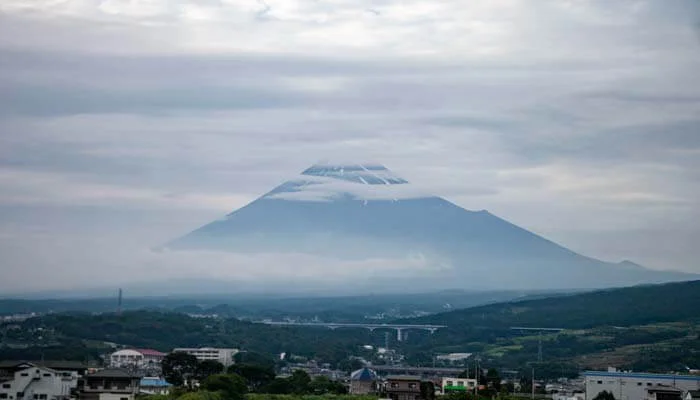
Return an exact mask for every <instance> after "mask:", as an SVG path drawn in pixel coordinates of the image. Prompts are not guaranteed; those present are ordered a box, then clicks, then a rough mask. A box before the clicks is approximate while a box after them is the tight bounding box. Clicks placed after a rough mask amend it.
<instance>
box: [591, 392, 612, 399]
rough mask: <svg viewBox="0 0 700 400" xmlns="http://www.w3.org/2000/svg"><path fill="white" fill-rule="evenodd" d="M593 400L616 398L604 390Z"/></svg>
mask: <svg viewBox="0 0 700 400" xmlns="http://www.w3.org/2000/svg"><path fill="white" fill-rule="evenodd" d="M593 400H615V396H614V395H613V394H612V392H608V391H607V390H603V391H602V392H600V393H598V394H597V395H596V396H595V397H594V398H593Z"/></svg>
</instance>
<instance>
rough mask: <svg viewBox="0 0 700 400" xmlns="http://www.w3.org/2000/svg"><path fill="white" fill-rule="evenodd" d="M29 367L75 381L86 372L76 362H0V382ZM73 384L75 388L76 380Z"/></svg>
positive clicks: (84, 366) (82, 366)
mask: <svg viewBox="0 0 700 400" xmlns="http://www.w3.org/2000/svg"><path fill="white" fill-rule="evenodd" d="M31 367H43V368H48V369H52V370H54V371H58V372H60V373H61V374H63V375H71V376H73V377H75V378H76V379H77V377H78V376H81V375H84V374H85V371H86V370H87V366H86V365H85V364H83V363H81V362H77V361H0V381H2V380H10V379H13V378H14V376H15V372H17V371H20V370H23V369H27V368H31ZM73 383H74V388H75V387H76V386H77V380H76V381H75V382H73Z"/></svg>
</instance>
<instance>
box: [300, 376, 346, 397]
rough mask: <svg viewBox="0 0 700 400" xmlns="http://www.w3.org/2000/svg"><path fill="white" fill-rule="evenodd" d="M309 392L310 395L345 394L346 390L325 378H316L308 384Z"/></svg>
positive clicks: (340, 384)
mask: <svg viewBox="0 0 700 400" xmlns="http://www.w3.org/2000/svg"><path fill="white" fill-rule="evenodd" d="M309 390H310V392H311V393H312V394H320V395H322V394H345V393H347V392H348V391H347V389H346V388H345V385H343V384H342V383H340V382H338V381H333V380H330V379H329V378H328V377H327V376H317V377H316V378H314V379H313V380H312V381H311V383H310V384H309Z"/></svg>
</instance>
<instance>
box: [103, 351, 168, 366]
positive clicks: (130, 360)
mask: <svg viewBox="0 0 700 400" xmlns="http://www.w3.org/2000/svg"><path fill="white" fill-rule="evenodd" d="M164 358H165V353H161V352H160V351H157V350H151V349H124V350H118V351H115V352H114V353H112V354H111V355H110V356H109V366H110V367H111V368H127V369H135V370H160V363H161V362H162V361H163V359H164Z"/></svg>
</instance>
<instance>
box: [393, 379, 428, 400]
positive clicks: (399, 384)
mask: <svg viewBox="0 0 700 400" xmlns="http://www.w3.org/2000/svg"><path fill="white" fill-rule="evenodd" d="M420 383H421V377H420V376H414V375H390V376H387V377H386V387H385V391H386V397H387V398H389V399H391V400H421V393H420Z"/></svg>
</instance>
